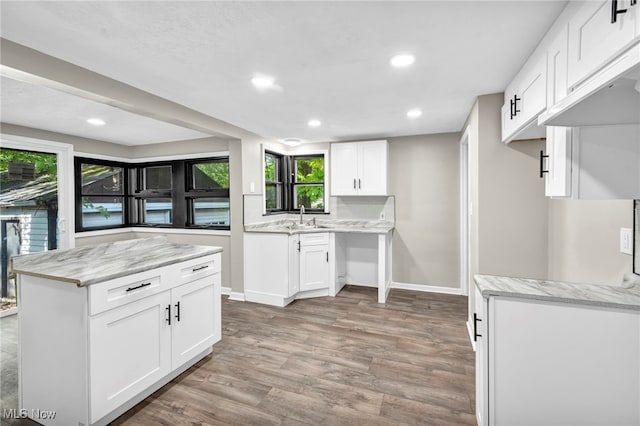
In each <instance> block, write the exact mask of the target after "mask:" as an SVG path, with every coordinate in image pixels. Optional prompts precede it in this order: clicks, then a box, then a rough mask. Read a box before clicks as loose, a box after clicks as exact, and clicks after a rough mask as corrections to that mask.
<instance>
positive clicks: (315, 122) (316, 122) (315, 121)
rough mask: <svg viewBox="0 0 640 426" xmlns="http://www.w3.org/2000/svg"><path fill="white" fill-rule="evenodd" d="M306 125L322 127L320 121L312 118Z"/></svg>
mask: <svg viewBox="0 0 640 426" xmlns="http://www.w3.org/2000/svg"><path fill="white" fill-rule="evenodd" d="M307 124H308V125H309V127H320V126H322V121H320V120H316V119H315V118H314V119H312V120H309V122H308V123H307Z"/></svg>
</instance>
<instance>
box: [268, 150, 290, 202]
mask: <svg viewBox="0 0 640 426" xmlns="http://www.w3.org/2000/svg"><path fill="white" fill-rule="evenodd" d="M267 156H269V157H273V158H274V160H275V161H276V162H277V164H278V165H279V167H278V166H274V176H275V177H276V178H277V179H278V180H275V181H268V180H267V176H266V173H265V176H264V193H265V194H264V196H265V206H264V207H265V210H266V212H267V213H279V212H285V211H287V206H288V205H289V200H288V199H287V194H288V192H289V191H287V186H288V185H287V180H288V179H287V176H288V175H289V171H288V170H287V163H288V162H287V161H286V158H287V156H286V155H283V154H278V153H277V152H273V151H267V150H265V151H264V160H263V161H264V162H265V163H266V161H267ZM267 186H275V188H276V205H277V200H278V198H279V199H280V200H282V205H281V206H280V207H277V206H276V207H275V208H267Z"/></svg>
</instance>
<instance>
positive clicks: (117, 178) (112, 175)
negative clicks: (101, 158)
mask: <svg viewBox="0 0 640 426" xmlns="http://www.w3.org/2000/svg"><path fill="white" fill-rule="evenodd" d="M125 171H126V165H124V164H120V163H113V162H101V163H89V162H83V163H79V164H78V163H76V176H75V180H76V229H78V225H79V226H80V229H102V228H114V227H119V226H123V225H124V224H125V223H126V222H127V221H126V216H127V203H126V198H127V188H126V182H125V181H126V175H125Z"/></svg>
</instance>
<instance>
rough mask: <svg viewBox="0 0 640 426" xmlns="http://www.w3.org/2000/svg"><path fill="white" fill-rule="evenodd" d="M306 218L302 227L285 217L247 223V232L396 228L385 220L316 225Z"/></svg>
mask: <svg viewBox="0 0 640 426" xmlns="http://www.w3.org/2000/svg"><path fill="white" fill-rule="evenodd" d="M310 222H311V221H309V220H305V221H304V223H305V225H303V226H302V227H301V226H300V224H299V221H297V220H293V219H284V220H279V221H274V222H264V223H255V224H247V225H245V226H244V231H245V232H266V233H278V234H289V235H293V234H309V233H314V232H355V233H361V234H386V233H387V232H391V231H393V229H394V225H393V222H389V221H384V220H322V219H321V220H317V221H316V225H317V226H313V225H311V224H310Z"/></svg>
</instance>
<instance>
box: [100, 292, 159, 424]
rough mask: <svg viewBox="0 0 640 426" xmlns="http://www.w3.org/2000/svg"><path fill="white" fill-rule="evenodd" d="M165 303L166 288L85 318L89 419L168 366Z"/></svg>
mask: <svg viewBox="0 0 640 426" xmlns="http://www.w3.org/2000/svg"><path fill="white" fill-rule="evenodd" d="M170 303H171V297H170V292H169V291H165V292H162V293H159V294H155V295H153V296H149V297H146V298H144V299H141V300H138V301H136V302H132V303H129V304H126V305H124V306H122V307H119V308H115V309H111V310H109V311H106V312H104V313H102V314H99V315H96V316H93V317H91V318H90V320H89V359H90V363H89V364H90V365H89V370H90V373H89V377H90V378H91V380H90V381H89V383H90V401H91V409H90V418H91V422H92V423H93V422H95V421H97V420H99V419H100V418H102V417H103V416H105V415H106V414H108V413H109V412H111V411H112V410H114V409H116V408H117V407H119V406H120V405H122V404H124V403H126V402H127V401H128V400H130V399H131V398H133V397H134V396H136V395H137V394H138V393H140V392H141V391H143V390H144V389H146V388H147V387H149V386H150V385H152V384H153V383H155V382H156V381H158V380H160V379H162V378H163V377H164V376H165V375H167V374H168V373H169V372H170V371H171V326H170V325H169V323H168V318H169V317H168V310H167V308H168V307H169V306H170Z"/></svg>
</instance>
